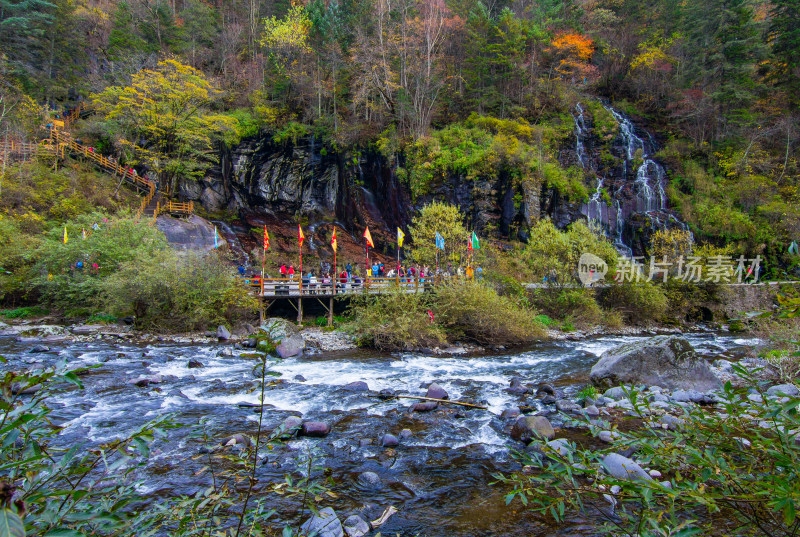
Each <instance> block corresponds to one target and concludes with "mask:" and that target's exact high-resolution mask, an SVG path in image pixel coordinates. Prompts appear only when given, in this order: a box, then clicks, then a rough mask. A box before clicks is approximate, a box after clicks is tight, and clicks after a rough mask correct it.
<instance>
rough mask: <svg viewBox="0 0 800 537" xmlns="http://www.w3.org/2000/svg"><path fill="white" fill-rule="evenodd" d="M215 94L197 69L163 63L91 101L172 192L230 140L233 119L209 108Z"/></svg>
mask: <svg viewBox="0 0 800 537" xmlns="http://www.w3.org/2000/svg"><path fill="white" fill-rule="evenodd" d="M220 93H221V92H220V91H219V90H217V89H216V88H215V87H214V85H213V84H212V83H211V82H210V81H209V80H207V79H206V77H205V76H204V75H203V73H201V72H200V71H198V70H196V69H193V68H192V67H189V66H188V65H184V64H182V63H180V62H179V61H176V60H172V59H168V60H164V61H162V62H159V63H158V65H157V66H156V67H155V69H142V70H141V71H139V72H138V73H136V74H134V75H133V77H132V78H131V83H130V84H129V85H127V86H110V87H108V88H106V89H105V90H103V91H102V92H100V93H97V94H93V95H92V100H93V102H94V105H95V106H96V107H97V109H98V110H99V111H100V112H101V113H103V114H104V115H105V119H106V120H107V123H108V126H109V129H110V130H111V132H112V133H113V134H114V135H115V136H117V137H118V141H119V143H120V144H121V145H122V146H123V147H125V148H126V149H128V150H131V151H132V152H133V155H134V158H135V159H136V160H138V161H139V162H142V163H144V164H145V165H146V166H147V167H148V168H150V170H151V171H153V172H155V173H157V174H158V176H159V178H160V181H161V184H162V185H169V187H170V191H174V190H175V186H176V183H177V181H178V180H179V179H193V178H198V177H201V176H202V175H203V174H204V173H205V171H206V170H207V169H208V168H209V166H211V164H212V162H213V161H214V158H215V151H214V143H215V142H216V141H225V142H230V141H233V140H234V139H235V136H236V125H237V122H236V119H234V118H232V117H228V116H225V115H222V114H216V113H214V112H212V111H211V109H210V107H211V104H212V103H213V101H214V100H215V99H217V98H218V97H219V96H220Z"/></svg>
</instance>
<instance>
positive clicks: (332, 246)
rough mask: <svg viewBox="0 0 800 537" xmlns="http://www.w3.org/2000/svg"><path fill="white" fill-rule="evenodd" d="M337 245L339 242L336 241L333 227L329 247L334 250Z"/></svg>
mask: <svg viewBox="0 0 800 537" xmlns="http://www.w3.org/2000/svg"><path fill="white" fill-rule="evenodd" d="M338 246H339V243H337V242H336V228H333V236H332V237H331V248H333V251H334V252H335V251H336V248H337V247H338Z"/></svg>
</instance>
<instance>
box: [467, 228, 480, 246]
mask: <svg viewBox="0 0 800 537" xmlns="http://www.w3.org/2000/svg"><path fill="white" fill-rule="evenodd" d="M473 248H474V249H475V250H480V249H481V243H480V242H479V241H478V236H477V235H476V234H475V232H474V231H473V232H472V241H471V243H470V248H469V249H470V250H472V249H473Z"/></svg>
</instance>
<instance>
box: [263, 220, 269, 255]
mask: <svg viewBox="0 0 800 537" xmlns="http://www.w3.org/2000/svg"><path fill="white" fill-rule="evenodd" d="M264 249H265V250H269V233H267V225H266V224H264Z"/></svg>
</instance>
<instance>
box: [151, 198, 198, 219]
mask: <svg viewBox="0 0 800 537" xmlns="http://www.w3.org/2000/svg"><path fill="white" fill-rule="evenodd" d="M193 213H194V202H193V201H190V202H188V203H181V202H179V201H167V202H166V203H164V204H162V203H160V202H159V203H158V204H157V205H156V212H155V216H158V215H159V214H193Z"/></svg>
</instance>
